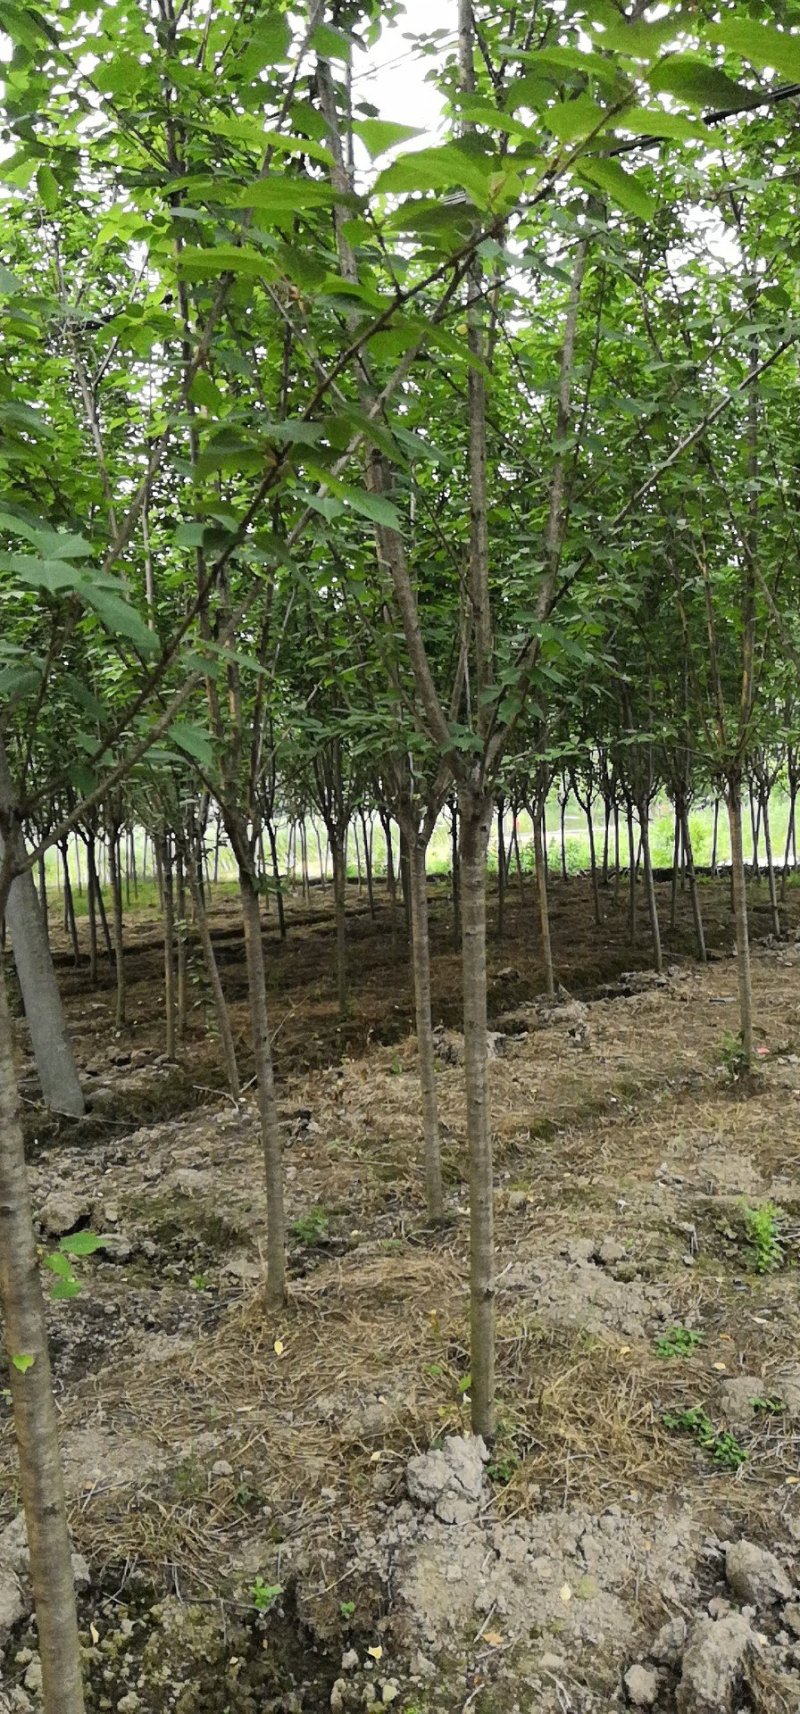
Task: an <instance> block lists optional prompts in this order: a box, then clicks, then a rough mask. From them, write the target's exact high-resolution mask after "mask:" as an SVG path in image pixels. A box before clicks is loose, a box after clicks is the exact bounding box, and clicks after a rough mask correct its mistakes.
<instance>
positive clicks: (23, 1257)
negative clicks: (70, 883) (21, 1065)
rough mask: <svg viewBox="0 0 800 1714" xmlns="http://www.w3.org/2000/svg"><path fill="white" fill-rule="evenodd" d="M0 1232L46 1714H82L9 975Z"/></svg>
mask: <svg viewBox="0 0 800 1714" xmlns="http://www.w3.org/2000/svg"><path fill="white" fill-rule="evenodd" d="M32 884H33V883H32V882H31V885H32ZM14 885H16V882H15V883H14ZM0 1233H2V1238H1V1239H0V1303H2V1308H3V1324H4V1341H5V1347H6V1351H7V1353H8V1360H9V1362H8V1387H9V1390H10V1393H11V1403H12V1407H13V1411H14V1431H15V1434H16V1439H17V1450H18V1455H19V1472H20V1487H21V1490H22V1502H23V1506H24V1510H25V1522H26V1526H27V1531H28V1548H29V1551H30V1569H31V1581H32V1583H33V1594H34V1600H35V1603H36V1628H37V1632H38V1646H39V1658H40V1660H41V1663H42V1696H43V1702H44V1710H45V1714H84V1702H83V1689H82V1675H81V1655H80V1644H79V1640H78V1622H77V1617H76V1613H75V1586H74V1582H73V1576H72V1561H71V1557H70V1543H69V1535H68V1531H67V1514H66V1506H65V1504H64V1488H63V1482H62V1477H61V1463H60V1458H59V1450H58V1429H57V1419H56V1410H55V1404H54V1402H53V1383H52V1377H51V1373H50V1357H49V1353H48V1349H47V1334H46V1330H45V1316H44V1304H43V1302H42V1289H41V1284H40V1280H39V1267H38V1263H37V1258H36V1241H35V1238H34V1233H33V1224H32V1220H31V1209H30V1202H29V1198H28V1186H27V1179H26V1173H25V1148H24V1144H23V1140H22V1130H21V1127H20V1123H19V1114H18V1109H17V1099H16V1087H15V1077H14V1051H13V1042H12V1032H11V1019H10V1016H9V1010H8V998H7V995H6V988H5V978H4V975H3V973H2V971H1V970H0ZM22 1357H25V1358H26V1359H27V1366H23V1368H24V1372H23V1369H21V1368H19V1367H17V1363H16V1361H15V1359H20V1358H22Z"/></svg>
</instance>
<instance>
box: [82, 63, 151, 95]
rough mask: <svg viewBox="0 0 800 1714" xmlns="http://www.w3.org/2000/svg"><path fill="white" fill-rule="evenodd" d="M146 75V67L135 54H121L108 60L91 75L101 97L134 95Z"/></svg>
mask: <svg viewBox="0 0 800 1714" xmlns="http://www.w3.org/2000/svg"><path fill="white" fill-rule="evenodd" d="M145 74H146V67H145V66H143V65H142V64H141V61H140V60H138V59H137V58H136V55H135V54H126V53H119V54H115V55H114V57H113V59H110V60H106V61H105V63H104V64H103V65H99V66H97V67H96V68H95V70H94V71H93V72H92V73H91V77H92V82H93V83H94V86H95V89H98V90H99V91H100V94H101V95H127V96H131V95H134V94H135V92H136V90H137V89H138V88H139V86H140V84H141V83H142V80H143V78H144V77H145Z"/></svg>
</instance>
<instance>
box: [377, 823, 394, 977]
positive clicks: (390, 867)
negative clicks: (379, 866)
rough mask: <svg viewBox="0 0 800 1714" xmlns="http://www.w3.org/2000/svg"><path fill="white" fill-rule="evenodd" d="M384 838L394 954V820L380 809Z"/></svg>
mask: <svg viewBox="0 0 800 1714" xmlns="http://www.w3.org/2000/svg"><path fill="white" fill-rule="evenodd" d="M378 815H379V816H380V823H381V827H382V828H383V838H384V843H385V845H386V890H387V892H388V894H389V921H390V925H391V934H392V952H393V953H394V952H395V951H396V950H397V879H396V876H395V872H394V851H393V849H392V818H391V816H390V815H389V814H387V812H386V810H382V809H379V810H378Z"/></svg>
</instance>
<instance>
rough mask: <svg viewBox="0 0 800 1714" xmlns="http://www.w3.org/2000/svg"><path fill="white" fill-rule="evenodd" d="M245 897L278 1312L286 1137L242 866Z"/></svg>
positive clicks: (254, 915) (255, 913)
mask: <svg viewBox="0 0 800 1714" xmlns="http://www.w3.org/2000/svg"><path fill="white" fill-rule="evenodd" d="M239 893H240V897H241V901H242V920H243V923H244V943H245V953H246V957H247V982H248V988H249V992H250V1024H251V1030H252V1038H253V1056H254V1059H255V1068H256V1087H257V1089H258V1111H259V1117H260V1121H261V1143H262V1148H263V1152H264V1173H265V1177H266V1185H267V1287H266V1301H267V1304H268V1306H269V1307H271V1308H278V1307H280V1305H281V1304H282V1303H284V1302H285V1299H286V1259H285V1222H284V1213H283V1174H282V1170H281V1133H280V1124H279V1121H278V1108H277V1103H276V1100H275V1080H274V1074H273V1069H272V1048H271V1044H270V1039H269V1018H268V1014H267V984H266V977H265V974H264V947H263V942H262V940H261V915H260V912H259V908H258V893H257V891H256V887H255V883H254V878H253V876H252V875H251V874H250V873H249V872H248V871H247V870H246V869H244V868H242V867H241V865H240V869H239Z"/></svg>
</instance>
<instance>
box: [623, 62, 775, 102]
mask: <svg viewBox="0 0 800 1714" xmlns="http://www.w3.org/2000/svg"><path fill="white" fill-rule="evenodd" d="M648 82H649V84H650V88H651V89H652V90H654V92H655V93H656V94H657V95H664V94H666V95H675V96H677V98H678V100H679V101H685V102H686V103H687V104H688V106H689V107H710V108H716V107H736V106H738V104H739V103H740V102H741V101H743V100H746V99H747V97H748V96H750V95H752V93H753V92H752V90H750V89H746V88H745V86H744V84H742V83H734V82H733V79H732V78H730V77H727V76H726V74H725V72H724V71H721V70H720V68H719V66H714V65H709V64H708V63H707V61H706V60H703V59H700V58H699V56H698V55H697V54H670V55H668V57H667V58H666V59H663V60H659V62H658V64H657V65H655V66H653V69H652V71H650V72H649V73H648Z"/></svg>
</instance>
